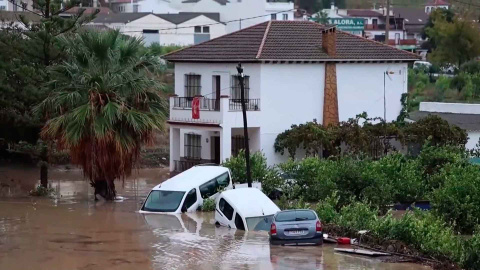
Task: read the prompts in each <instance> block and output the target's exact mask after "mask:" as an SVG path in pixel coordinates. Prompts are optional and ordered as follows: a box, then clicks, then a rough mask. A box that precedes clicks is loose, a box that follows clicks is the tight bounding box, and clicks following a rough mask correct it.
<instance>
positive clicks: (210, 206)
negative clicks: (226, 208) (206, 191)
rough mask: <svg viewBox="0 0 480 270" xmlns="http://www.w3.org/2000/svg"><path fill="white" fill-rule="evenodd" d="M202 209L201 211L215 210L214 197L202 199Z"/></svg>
mask: <svg viewBox="0 0 480 270" xmlns="http://www.w3.org/2000/svg"><path fill="white" fill-rule="evenodd" d="M202 211H203V212H212V211H215V200H214V199H205V200H203V205H202Z"/></svg>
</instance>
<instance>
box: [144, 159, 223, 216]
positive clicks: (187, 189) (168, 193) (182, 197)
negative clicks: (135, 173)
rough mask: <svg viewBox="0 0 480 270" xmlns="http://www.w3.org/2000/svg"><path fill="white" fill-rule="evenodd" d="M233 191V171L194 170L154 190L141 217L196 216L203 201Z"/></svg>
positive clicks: (203, 167)
mask: <svg viewBox="0 0 480 270" xmlns="http://www.w3.org/2000/svg"><path fill="white" fill-rule="evenodd" d="M231 188H232V177H231V175H230V170H229V169H227V168H225V167H221V166H195V167H193V168H191V169H189V170H186V171H184V172H182V173H180V174H178V175H176V176H174V177H172V178H170V179H168V180H166V181H165V182H163V183H161V184H159V185H157V186H155V187H154V188H153V189H152V191H150V194H148V197H147V199H146V200H145V202H144V203H143V205H142V208H141V209H140V213H175V214H178V213H182V212H195V211H196V210H197V209H198V208H199V207H201V206H202V205H203V200H204V199H207V198H216V197H217V196H218V192H219V191H220V190H223V189H231Z"/></svg>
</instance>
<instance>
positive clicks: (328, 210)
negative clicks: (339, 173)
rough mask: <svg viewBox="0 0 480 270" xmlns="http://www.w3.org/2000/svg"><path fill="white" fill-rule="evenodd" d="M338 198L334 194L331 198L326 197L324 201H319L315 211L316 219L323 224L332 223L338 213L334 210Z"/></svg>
mask: <svg viewBox="0 0 480 270" xmlns="http://www.w3.org/2000/svg"><path fill="white" fill-rule="evenodd" d="M338 200H339V198H338V196H337V194H336V192H334V194H333V195H332V196H328V197H327V198H325V200H321V201H320V202H319V203H318V204H317V207H316V208H315V211H316V212H317V215H318V217H319V218H320V220H321V221H322V223H324V224H330V223H333V222H334V221H335V220H336V219H337V216H338V212H337V210H336V208H337V205H338Z"/></svg>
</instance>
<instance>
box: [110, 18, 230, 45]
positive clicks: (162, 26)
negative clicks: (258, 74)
mask: <svg viewBox="0 0 480 270" xmlns="http://www.w3.org/2000/svg"><path fill="white" fill-rule="evenodd" d="M106 25H107V26H108V27H110V28H113V29H119V30H120V32H121V33H124V34H126V35H129V36H134V37H139V38H141V37H143V30H159V35H160V38H159V41H158V42H159V43H160V45H180V46H189V45H193V44H194V34H195V29H194V27H193V26H198V25H209V28H210V39H213V38H216V37H219V36H222V35H224V34H225V25H224V24H217V21H214V20H212V19H210V18H208V17H206V16H203V15H201V16H198V17H195V18H193V19H191V20H189V21H186V22H183V23H181V24H178V25H175V24H173V23H171V22H169V21H166V20H164V19H162V18H160V17H158V16H155V15H153V14H151V15H147V16H145V17H142V18H140V19H138V20H135V21H132V22H129V23H127V24H122V23H112V24H106ZM185 27H186V28H185Z"/></svg>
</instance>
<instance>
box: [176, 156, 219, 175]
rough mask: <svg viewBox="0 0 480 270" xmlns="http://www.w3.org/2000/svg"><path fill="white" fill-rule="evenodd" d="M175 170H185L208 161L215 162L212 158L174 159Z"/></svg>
mask: <svg viewBox="0 0 480 270" xmlns="http://www.w3.org/2000/svg"><path fill="white" fill-rule="evenodd" d="M173 162H174V166H175V168H174V170H175V171H176V172H184V171H186V170H188V169H190V168H192V167H193V166H197V165H200V164H206V163H214V162H213V161H211V160H205V159H188V160H174V161H173Z"/></svg>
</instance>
